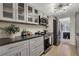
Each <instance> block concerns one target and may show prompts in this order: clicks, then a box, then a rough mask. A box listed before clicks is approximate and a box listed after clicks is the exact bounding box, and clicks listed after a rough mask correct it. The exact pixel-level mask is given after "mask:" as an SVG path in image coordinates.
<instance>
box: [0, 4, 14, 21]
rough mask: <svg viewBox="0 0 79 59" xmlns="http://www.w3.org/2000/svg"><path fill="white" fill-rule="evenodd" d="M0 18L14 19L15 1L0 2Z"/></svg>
mask: <svg viewBox="0 0 79 59" xmlns="http://www.w3.org/2000/svg"><path fill="white" fill-rule="evenodd" d="M0 20H6V21H15V3H14V4H13V3H0Z"/></svg>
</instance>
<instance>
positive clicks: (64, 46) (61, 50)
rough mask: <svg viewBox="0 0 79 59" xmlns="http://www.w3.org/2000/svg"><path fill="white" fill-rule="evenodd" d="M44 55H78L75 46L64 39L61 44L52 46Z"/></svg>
mask: <svg viewBox="0 0 79 59" xmlns="http://www.w3.org/2000/svg"><path fill="white" fill-rule="evenodd" d="M43 56H77V54H76V48H75V46H73V45H71V44H69V42H68V41H63V42H61V44H60V45H59V46H52V48H51V49H50V50H49V51H48V52H47V53H46V54H44V55H43Z"/></svg>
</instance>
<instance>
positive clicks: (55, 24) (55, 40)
mask: <svg viewBox="0 0 79 59" xmlns="http://www.w3.org/2000/svg"><path fill="white" fill-rule="evenodd" d="M59 44H60V39H59V32H58V20H57V19H55V20H53V45H56V46H57V45H59Z"/></svg>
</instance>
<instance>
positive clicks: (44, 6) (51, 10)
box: [30, 3, 79, 18]
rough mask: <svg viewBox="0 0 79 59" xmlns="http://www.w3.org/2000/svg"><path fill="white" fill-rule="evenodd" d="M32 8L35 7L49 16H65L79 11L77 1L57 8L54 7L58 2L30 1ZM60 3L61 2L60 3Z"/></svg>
mask: <svg viewBox="0 0 79 59" xmlns="http://www.w3.org/2000/svg"><path fill="white" fill-rule="evenodd" d="M30 4H31V5H32V6H33V7H34V8H37V9H38V10H40V11H42V12H44V13H45V14H47V15H49V16H51V15H52V16H57V17H59V18H61V17H67V16H70V15H72V14H74V13H75V12H78V11H79V3H72V4H71V5H70V6H68V7H67V8H65V9H60V10H57V11H56V9H55V7H56V6H57V5H58V3H30ZM60 4H61V3H60Z"/></svg>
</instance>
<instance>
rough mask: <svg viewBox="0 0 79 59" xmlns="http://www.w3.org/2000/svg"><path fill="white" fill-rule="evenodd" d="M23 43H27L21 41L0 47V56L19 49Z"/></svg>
mask: <svg viewBox="0 0 79 59" xmlns="http://www.w3.org/2000/svg"><path fill="white" fill-rule="evenodd" d="M25 43H27V42H26V41H23V42H18V43H13V44H9V45H5V46H1V47H0V55H3V54H6V53H8V52H11V51H13V50H16V49H20V46H22V45H24V44H25Z"/></svg>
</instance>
